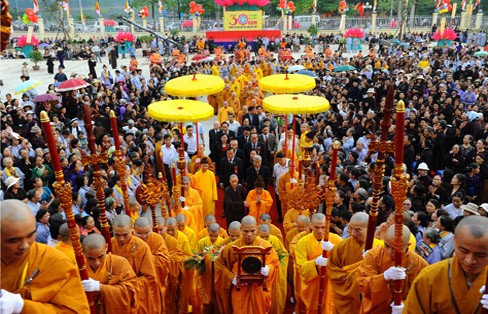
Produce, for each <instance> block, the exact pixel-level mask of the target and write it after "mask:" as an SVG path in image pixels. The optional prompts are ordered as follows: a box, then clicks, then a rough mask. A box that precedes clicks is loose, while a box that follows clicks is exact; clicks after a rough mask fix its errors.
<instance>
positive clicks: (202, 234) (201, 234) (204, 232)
mask: <svg viewBox="0 0 488 314" xmlns="http://www.w3.org/2000/svg"><path fill="white" fill-rule="evenodd" d="M219 236H220V237H221V238H222V239H227V238H228V237H229V236H228V235H227V231H226V230H225V229H224V228H222V227H220V232H219ZM205 237H208V229H207V228H206V227H205V228H203V229H202V230H200V232H199V233H198V234H197V240H198V241H200V240H201V239H203V238H205Z"/></svg>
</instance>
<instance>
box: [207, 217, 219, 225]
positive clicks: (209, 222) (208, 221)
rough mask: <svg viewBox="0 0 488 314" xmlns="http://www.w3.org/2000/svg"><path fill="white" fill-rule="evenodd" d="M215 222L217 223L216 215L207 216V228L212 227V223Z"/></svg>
mask: <svg viewBox="0 0 488 314" xmlns="http://www.w3.org/2000/svg"><path fill="white" fill-rule="evenodd" d="M214 222H217V220H216V219H215V216H214V215H207V216H205V226H208V225H210V224H211V223H214Z"/></svg>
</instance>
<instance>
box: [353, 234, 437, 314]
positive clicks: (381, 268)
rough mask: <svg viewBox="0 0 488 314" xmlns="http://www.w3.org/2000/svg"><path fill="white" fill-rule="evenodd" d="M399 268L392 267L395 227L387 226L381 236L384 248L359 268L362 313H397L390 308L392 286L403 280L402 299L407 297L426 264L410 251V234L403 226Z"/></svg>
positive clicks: (369, 254)
mask: <svg viewBox="0 0 488 314" xmlns="http://www.w3.org/2000/svg"><path fill="white" fill-rule="evenodd" d="M402 227H403V231H402V235H403V240H402V241H403V243H402V245H403V247H402V251H403V252H404V253H403V259H402V267H396V266H395V226H394V225H393V226H390V227H389V228H388V230H387V231H386V233H385V236H384V246H377V247H374V248H372V249H371V250H370V251H369V252H367V254H366V255H365V256H364V261H363V263H362V264H361V266H359V275H358V283H359V290H360V291H361V293H362V294H363V301H362V312H363V313H390V311H392V313H393V314H398V313H401V309H399V308H401V306H392V304H393V303H392V301H393V282H394V281H395V280H405V282H404V283H403V285H402V287H403V289H402V293H403V296H402V299H405V298H406V297H407V294H408V291H409V290H410V286H411V285H412V283H413V281H414V280H415V277H417V275H418V274H419V272H420V271H421V270H422V269H423V268H425V267H426V266H428V265H429V264H428V263H427V262H426V261H425V260H424V259H423V258H422V257H421V256H420V255H418V254H417V253H415V252H413V251H410V250H409V248H408V246H409V245H410V230H409V229H408V227H407V226H405V225H403V226H402Z"/></svg>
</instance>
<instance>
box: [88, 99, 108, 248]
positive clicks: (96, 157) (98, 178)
mask: <svg viewBox="0 0 488 314" xmlns="http://www.w3.org/2000/svg"><path fill="white" fill-rule="evenodd" d="M83 121H84V122H85V130H86V135H87V139H88V149H89V150H90V154H91V155H86V156H82V157H81V161H82V162H83V166H89V165H92V166H93V184H94V185H95V189H96V191H97V200H98V208H99V209H100V226H101V228H102V235H103V237H104V238H105V242H107V251H108V252H112V241H111V239H110V227H109V225H108V221H107V214H106V211H105V189H104V187H103V179H102V173H101V172H100V166H99V165H98V164H106V163H107V154H106V152H102V153H100V154H97V147H96V145H95V135H94V134H93V125H92V119H91V109H90V107H89V106H88V105H87V104H83Z"/></svg>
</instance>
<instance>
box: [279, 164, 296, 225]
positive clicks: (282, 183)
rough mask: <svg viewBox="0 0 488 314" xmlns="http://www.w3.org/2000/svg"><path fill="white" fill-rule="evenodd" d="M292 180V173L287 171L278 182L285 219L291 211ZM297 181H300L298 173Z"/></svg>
mask: <svg viewBox="0 0 488 314" xmlns="http://www.w3.org/2000/svg"><path fill="white" fill-rule="evenodd" d="M297 165H298V164H297ZM290 179H291V174H290V171H287V172H286V173H284V174H283V175H282V176H281V177H280V180H279V181H278V194H279V196H280V201H281V212H282V213H283V215H285V217H286V213H287V212H288V210H289V208H288V207H289V206H288V199H289V197H290V192H291V183H290ZM295 180H298V172H295ZM296 186H297V185H296V184H295V185H294V187H296ZM295 219H296V218H295ZM283 226H284V225H283ZM289 230H290V229H288V230H287V229H286V228H285V233H287V232H288V231H289Z"/></svg>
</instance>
